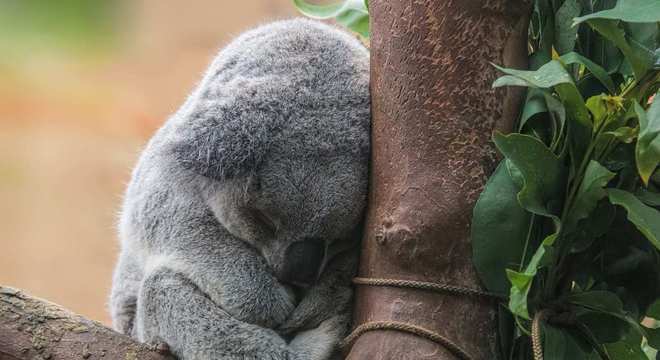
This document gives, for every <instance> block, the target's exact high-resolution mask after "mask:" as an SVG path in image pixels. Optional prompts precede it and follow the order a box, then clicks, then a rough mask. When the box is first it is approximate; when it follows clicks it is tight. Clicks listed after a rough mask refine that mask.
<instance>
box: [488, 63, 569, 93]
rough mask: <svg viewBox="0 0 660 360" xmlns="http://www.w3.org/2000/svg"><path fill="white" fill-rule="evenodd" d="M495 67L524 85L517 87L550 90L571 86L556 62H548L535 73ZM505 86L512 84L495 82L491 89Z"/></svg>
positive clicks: (563, 70)
mask: <svg viewBox="0 0 660 360" xmlns="http://www.w3.org/2000/svg"><path fill="white" fill-rule="evenodd" d="M495 67H496V68H497V69H498V70H500V71H501V72H503V73H505V74H507V75H511V76H513V77H515V78H518V79H519V80H522V82H520V83H521V84H525V85H517V86H531V87H539V88H550V87H553V86H555V85H559V84H573V78H572V77H571V75H570V74H569V73H568V72H566V69H564V67H563V66H562V65H561V63H560V62H559V61H557V60H552V61H550V62H548V63H547V64H545V65H543V66H541V67H540V68H539V69H538V70H536V71H531V70H515V69H508V68H503V67H500V66H497V65H495ZM507 79H508V78H507ZM498 80H499V79H498ZM505 85H513V84H509V83H504V82H498V81H497V80H496V81H495V82H494V83H493V87H499V86H505Z"/></svg>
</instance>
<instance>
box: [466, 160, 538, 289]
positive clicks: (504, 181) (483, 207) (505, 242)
mask: <svg viewBox="0 0 660 360" xmlns="http://www.w3.org/2000/svg"><path fill="white" fill-rule="evenodd" d="M519 191H520V187H519V186H517V185H516V184H515V183H514V182H513V180H512V179H511V176H510V175H509V171H508V170H507V167H506V164H505V162H504V161H503V162H501V163H500V165H499V166H498V167H497V169H495V172H494V173H493V175H491V177H490V179H488V182H487V183H486V186H485V188H484V190H483V191H482V193H481V196H480V197H479V200H477V203H476V205H475V207H474V211H473V216H472V226H471V243H472V256H473V257H472V259H473V263H474V266H475V267H476V270H477V273H478V274H479V277H480V279H481V281H482V282H483V284H484V285H485V286H486V288H487V289H488V290H489V291H492V292H496V293H501V294H506V293H507V292H508V291H509V287H510V285H509V282H508V281H507V277H506V273H505V269H506V268H507V267H518V266H519V263H520V259H521V258H522V256H523V249H524V247H525V241H526V239H527V233H528V228H529V226H530V218H531V214H530V213H529V212H527V211H525V210H524V209H523V208H522V207H520V204H519V203H518V199H517V197H516V195H517V194H518V192H519Z"/></svg>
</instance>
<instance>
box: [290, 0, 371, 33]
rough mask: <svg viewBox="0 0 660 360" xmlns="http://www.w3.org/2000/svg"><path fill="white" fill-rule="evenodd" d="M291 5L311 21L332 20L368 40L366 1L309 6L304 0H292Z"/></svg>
mask: <svg viewBox="0 0 660 360" xmlns="http://www.w3.org/2000/svg"><path fill="white" fill-rule="evenodd" d="M293 5H294V6H295V7H296V8H297V9H298V11H300V13H302V14H303V15H305V16H307V17H310V18H313V19H321V20H325V19H334V20H335V21H337V23H339V24H341V25H343V26H345V27H346V28H348V29H350V30H351V31H353V32H356V33H358V34H360V36H361V37H362V38H363V39H365V40H368V39H369V4H368V0H342V1H339V2H336V3H333V4H325V5H318V4H310V3H309V2H307V1H306V0H293Z"/></svg>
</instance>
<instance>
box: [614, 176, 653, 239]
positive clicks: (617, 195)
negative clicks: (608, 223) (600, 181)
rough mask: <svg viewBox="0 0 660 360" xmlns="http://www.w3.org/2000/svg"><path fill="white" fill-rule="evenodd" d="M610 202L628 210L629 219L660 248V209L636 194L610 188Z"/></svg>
mask: <svg viewBox="0 0 660 360" xmlns="http://www.w3.org/2000/svg"><path fill="white" fill-rule="evenodd" d="M607 192H608V195H609V198H610V202H611V203H612V204H614V205H619V206H622V207H623V208H624V209H626V211H627V212H628V220H630V222H632V223H633V224H635V226H636V227H637V229H638V230H639V231H640V232H641V233H642V234H643V235H644V236H645V237H646V238H647V239H648V240H649V241H650V242H651V243H652V244H653V245H654V246H655V247H656V248H658V249H660V211H658V210H656V209H654V208H652V207H650V206H646V205H644V203H642V202H641V201H639V199H637V198H636V197H635V195H633V194H631V193H629V192H627V191H623V190H619V189H608V191H607Z"/></svg>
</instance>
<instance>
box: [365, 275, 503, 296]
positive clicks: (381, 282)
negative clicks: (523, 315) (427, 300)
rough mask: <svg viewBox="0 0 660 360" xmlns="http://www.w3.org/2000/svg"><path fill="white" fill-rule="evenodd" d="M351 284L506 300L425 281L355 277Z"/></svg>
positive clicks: (458, 287) (477, 291)
mask: <svg viewBox="0 0 660 360" xmlns="http://www.w3.org/2000/svg"><path fill="white" fill-rule="evenodd" d="M353 284H356V285H369V286H391V287H399V288H408V289H420V290H429V291H433V292H437V293H454V294H458V295H465V296H473V297H482V298H489V299H496V300H506V298H507V297H506V296H503V295H500V294H495V293H491V292H487V291H481V290H477V289H471V288H464V287H460V286H455V285H448V284H438V283H432V282H426V281H417V280H398V279H377V278H361V277H356V278H354V279H353Z"/></svg>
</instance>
